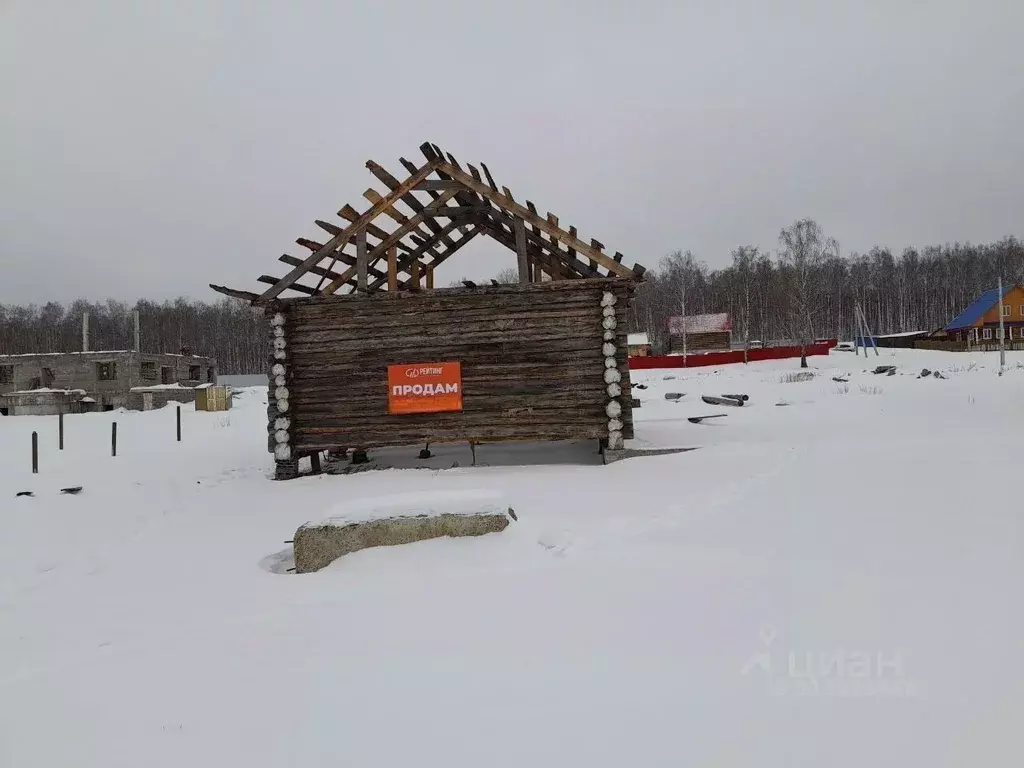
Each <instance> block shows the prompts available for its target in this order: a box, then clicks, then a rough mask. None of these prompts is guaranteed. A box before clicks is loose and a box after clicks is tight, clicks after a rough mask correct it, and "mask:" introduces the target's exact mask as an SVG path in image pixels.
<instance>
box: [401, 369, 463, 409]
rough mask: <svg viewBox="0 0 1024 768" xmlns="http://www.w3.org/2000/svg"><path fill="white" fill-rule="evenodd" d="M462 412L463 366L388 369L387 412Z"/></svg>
mask: <svg viewBox="0 0 1024 768" xmlns="http://www.w3.org/2000/svg"><path fill="white" fill-rule="evenodd" d="M461 410H462V366H461V364H459V363H403V364H401V365H389V366H388V413H441V412H444V411H461Z"/></svg>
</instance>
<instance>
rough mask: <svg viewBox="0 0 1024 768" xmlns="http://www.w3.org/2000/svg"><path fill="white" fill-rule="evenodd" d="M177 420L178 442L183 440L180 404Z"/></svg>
mask: <svg viewBox="0 0 1024 768" xmlns="http://www.w3.org/2000/svg"><path fill="white" fill-rule="evenodd" d="M177 410H178V413H177V422H178V442H179V443H180V442H181V406H180V405H179V406H178V409H177Z"/></svg>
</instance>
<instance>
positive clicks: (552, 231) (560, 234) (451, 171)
mask: <svg viewBox="0 0 1024 768" xmlns="http://www.w3.org/2000/svg"><path fill="white" fill-rule="evenodd" d="M437 170H438V171H443V172H444V173H447V174H448V175H449V176H451V177H452V178H453V179H456V180H457V181H461V182H462V183H463V184H464V185H466V186H467V187H469V188H470V189H472V190H473V191H474V192H477V193H478V194H480V195H482V196H483V197H485V198H487V199H489V200H491V201H492V202H494V203H496V204H497V205H498V206H500V207H502V208H504V209H506V210H507V211H509V212H510V213H513V214H515V215H516V216H519V217H521V218H522V219H523V220H524V222H529V223H530V224H531V225H532V226H535V227H537V228H538V229H541V230H543V231H544V232H546V233H547V234H548V236H549V237H552V238H554V239H555V240H558V241H559V242H560V243H562V244H563V245H566V246H572V248H574V249H575V250H576V251H578V252H580V253H582V254H583V255H584V256H587V257H588V258H590V259H593V260H594V261H596V262H597V263H598V264H600V265H601V266H602V267H604V268H605V269H607V270H608V271H609V272H612V273H613V274H616V275H619V276H622V277H635V276H636V275H635V273H634V272H633V270H631V269H628V268H627V267H624V266H623V265H622V264H619V263H618V262H616V261H615V259H612V258H610V257H609V256H607V255H606V254H604V253H601V251H598V250H597V249H595V248H592V247H591V246H589V245H587V244H586V243H584V242H583V241H582V240H580V239H579V238H577V237H575V236H573V235H570V234H569V233H568V232H565V231H563V230H562V229H561V228H559V227H556V226H554V225H552V224H551V223H549V222H548V221H547V220H545V219H542V218H541V217H540V216H538V215H536V214H534V213H531V212H530V210H529V209H528V208H524V207H523V206H521V205H519V203H517V202H516V201H515V200H512V199H511V198H510V197H508V196H506V195H503V194H498V193H497V192H495V191H494V190H493V189H491V188H490V187H488V186H487V185H486V184H481V183H479V182H478V181H476V179H474V178H473V177H472V176H470V175H469V174H468V173H465V172H464V171H461V170H459V169H458V168H455V167H454V166H452V165H451V164H449V163H443V162H442V163H439V165H438V168H437Z"/></svg>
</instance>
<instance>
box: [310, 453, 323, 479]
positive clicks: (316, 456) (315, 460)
mask: <svg viewBox="0 0 1024 768" xmlns="http://www.w3.org/2000/svg"><path fill="white" fill-rule="evenodd" d="M309 468H310V470H311V471H312V472H313V474H314V475H319V474H320V473H321V472H322V471H323V470H322V469H321V467H320V451H317V452H316V453H313V454H311V455H310V457H309Z"/></svg>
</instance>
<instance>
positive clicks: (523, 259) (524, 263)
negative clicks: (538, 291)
mask: <svg viewBox="0 0 1024 768" xmlns="http://www.w3.org/2000/svg"><path fill="white" fill-rule="evenodd" d="M514 229H515V231H516V256H518V257H519V282H520V283H528V282H530V262H529V259H528V257H527V255H526V224H525V223H524V222H523V220H522V219H521V218H519V217H518V216H517V217H516V220H515V226H514Z"/></svg>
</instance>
